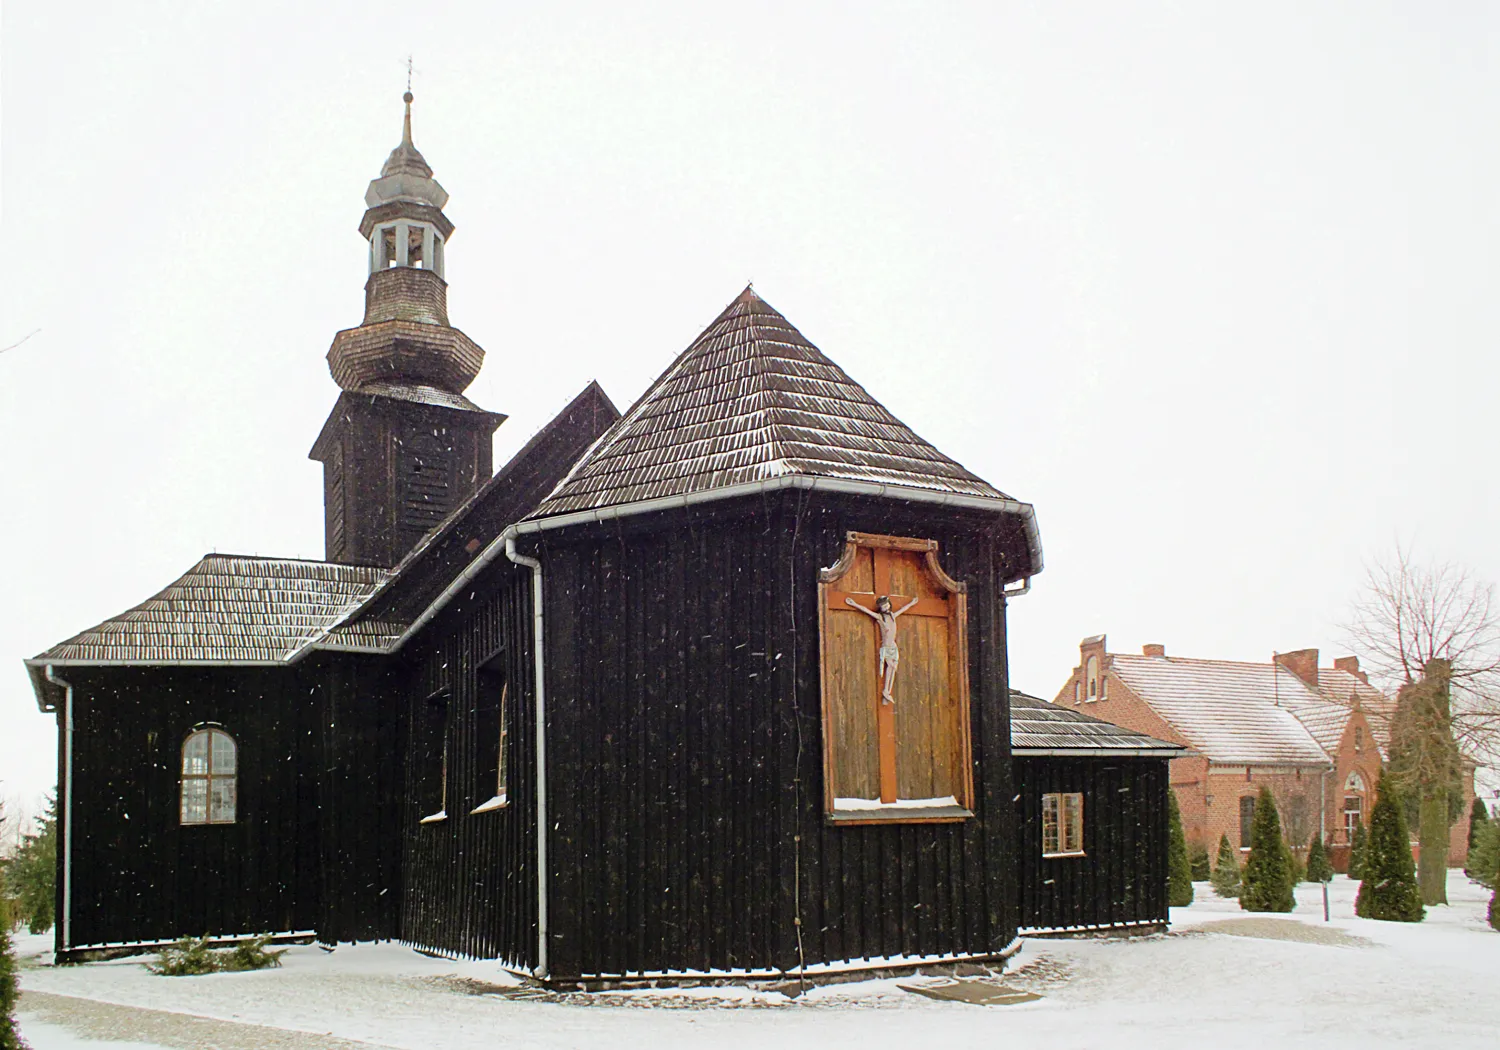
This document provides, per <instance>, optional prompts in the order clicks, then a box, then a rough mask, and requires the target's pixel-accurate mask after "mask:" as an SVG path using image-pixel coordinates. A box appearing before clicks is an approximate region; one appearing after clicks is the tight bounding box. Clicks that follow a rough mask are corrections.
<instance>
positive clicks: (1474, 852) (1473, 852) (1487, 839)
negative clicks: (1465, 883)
mask: <svg viewBox="0 0 1500 1050" xmlns="http://www.w3.org/2000/svg"><path fill="white" fill-rule="evenodd" d="M1497 870H1500V821H1496V820H1487V821H1485V822H1484V823H1483V824H1481V825H1480V826H1479V830H1478V831H1477V832H1475V834H1474V844H1473V845H1472V846H1470V847H1469V857H1468V860H1467V861H1466V862H1465V865H1464V872H1465V873H1466V874H1467V875H1468V876H1469V878H1471V879H1473V880H1474V881H1475V882H1477V883H1479V885H1481V886H1484V887H1486V888H1487V889H1494V888H1495V886H1496V881H1495V872H1496V871H1497Z"/></svg>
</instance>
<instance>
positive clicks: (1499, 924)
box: [1490, 867, 1500, 930]
mask: <svg viewBox="0 0 1500 1050" xmlns="http://www.w3.org/2000/svg"><path fill="white" fill-rule="evenodd" d="M1492 878H1493V880H1494V883H1495V892H1494V893H1492V894H1490V926H1491V928H1493V929H1496V930H1500V867H1496V868H1495V874H1494V875H1493V876H1492Z"/></svg>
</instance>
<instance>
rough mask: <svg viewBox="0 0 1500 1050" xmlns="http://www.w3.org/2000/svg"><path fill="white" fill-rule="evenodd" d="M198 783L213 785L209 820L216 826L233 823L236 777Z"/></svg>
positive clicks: (218, 778)
mask: <svg viewBox="0 0 1500 1050" xmlns="http://www.w3.org/2000/svg"><path fill="white" fill-rule="evenodd" d="M196 783H200V784H202V783H212V784H213V793H212V796H211V798H210V799H209V811H208V819H209V820H210V821H212V822H214V823H216V824H218V823H231V822H233V820H234V796H235V790H234V777H214V778H212V780H211V781H197V782H196Z"/></svg>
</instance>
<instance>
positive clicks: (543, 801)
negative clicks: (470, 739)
mask: <svg viewBox="0 0 1500 1050" xmlns="http://www.w3.org/2000/svg"><path fill="white" fill-rule="evenodd" d="M505 556H506V557H507V558H509V559H510V560H511V561H512V562H514V563H515V564H517V565H524V566H526V568H528V569H530V570H531V646H532V656H533V660H534V666H533V669H532V675H533V678H534V679H535V685H534V686H533V688H534V689H535V691H536V969H535V970H534V971H533V974H534V976H535V977H536V978H537V979H538V980H546V978H547V963H548V959H547V830H548V825H547V673H546V658H545V657H544V656H543V653H544V652H545V650H546V646H545V645H544V644H543V635H542V626H543V621H542V563H541V561H539V560H538V559H536V558H531V557H527V556H526V555H524V554H522V553H520V552H519V551H517V550H516V537H515V533H513V532H510V531H507V532H506V533H505Z"/></svg>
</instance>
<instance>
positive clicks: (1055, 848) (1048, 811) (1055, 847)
mask: <svg viewBox="0 0 1500 1050" xmlns="http://www.w3.org/2000/svg"><path fill="white" fill-rule="evenodd" d="M1057 818H1058V812H1057V796H1056V795H1043V796H1042V852H1043V853H1057V852H1059V842H1060V840H1059V832H1060V830H1061V829H1059V828H1058V826H1057Z"/></svg>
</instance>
